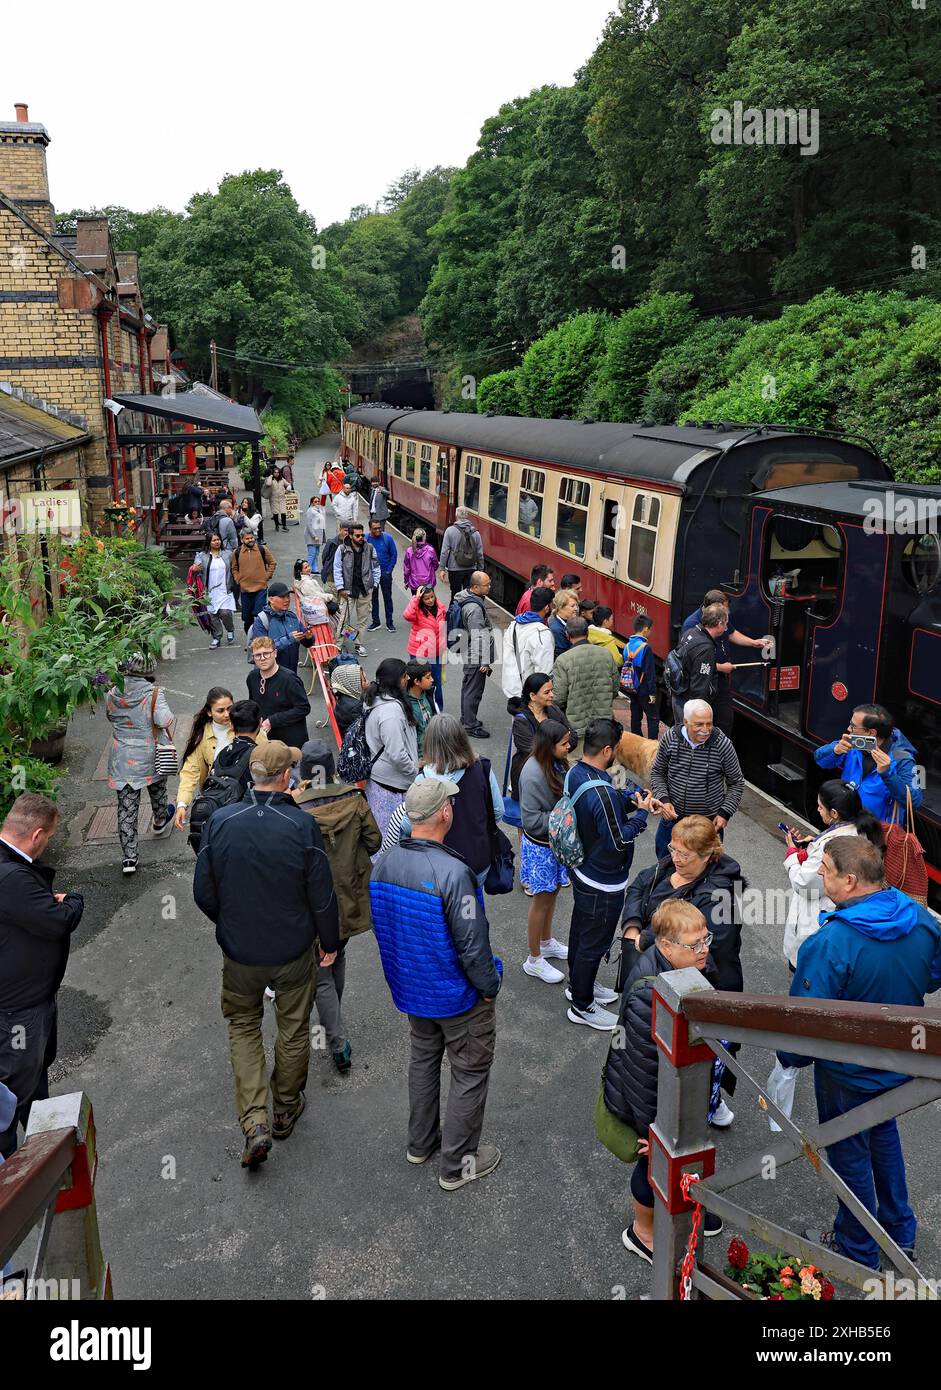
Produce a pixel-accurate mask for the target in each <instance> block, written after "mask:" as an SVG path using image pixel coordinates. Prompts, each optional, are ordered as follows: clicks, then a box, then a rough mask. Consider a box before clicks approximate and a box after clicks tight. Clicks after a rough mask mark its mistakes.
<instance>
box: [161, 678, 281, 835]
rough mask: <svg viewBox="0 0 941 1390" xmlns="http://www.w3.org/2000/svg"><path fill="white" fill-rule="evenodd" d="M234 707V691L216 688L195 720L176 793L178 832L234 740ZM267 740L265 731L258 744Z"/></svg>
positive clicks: (210, 693) (262, 732) (184, 754)
mask: <svg viewBox="0 0 941 1390" xmlns="http://www.w3.org/2000/svg"><path fill="white" fill-rule="evenodd" d="M231 708H232V692H231V691H230V690H226V689H225V687H224V686H221V685H214V686H213V687H212V689H211V690H210V692H209V694H208V695H207V696H206V703H205V704H204V705H203V707H202V709H201V710H200V711H199V713H198V714H197V715H196V718H195V719H194V720H193V728H192V732H191V733H190V736H189V739H188V740H187V744H186V748H185V750H184V753H183V765H182V767H181V768H180V789H179V791H178V792H177V794H176V817H175V821H176V826H177V829H178V830H182V829H183V827H184V826H185V825H186V816H187V812H188V810H189V808H190V806H192V804H193V802H194V801H195V800H196V797H197V796H198V795H199V793H200V792H201V791H202V789H203V787H204V786H205V785H206V783H207V781H208V780H209V774H210V772H211V771H212V765H213V763H214V762H215V761H216V758H217V756H218V755H219V753H221V752H222V750H223V748H227V747H228V746H229V744H230V743H231V742H232V740H233V739H234V738H235V730H234V729H233V728H232V725H231V722H230V720H229V710H230V709H231ZM267 738H268V735H267V734H266V733H265V731H264V729H262V730H261V732H260V733H259V735H258V738H257V740H256V742H258V743H264V742H267Z"/></svg>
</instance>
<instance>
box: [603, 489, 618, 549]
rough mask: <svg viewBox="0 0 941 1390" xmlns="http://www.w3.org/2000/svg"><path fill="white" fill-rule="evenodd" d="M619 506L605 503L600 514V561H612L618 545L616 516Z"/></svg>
mask: <svg viewBox="0 0 941 1390" xmlns="http://www.w3.org/2000/svg"><path fill="white" fill-rule="evenodd" d="M619 510H620V508H619V504H618V503H617V502H605V504H604V510H603V511H602V513H601V558H602V560H613V559H614V552H615V549H616V547H617V543H618V514H619Z"/></svg>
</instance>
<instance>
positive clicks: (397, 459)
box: [392, 434, 405, 478]
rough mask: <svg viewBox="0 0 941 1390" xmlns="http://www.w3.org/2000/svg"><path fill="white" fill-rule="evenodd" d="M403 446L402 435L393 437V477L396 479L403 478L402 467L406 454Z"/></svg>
mask: <svg viewBox="0 0 941 1390" xmlns="http://www.w3.org/2000/svg"><path fill="white" fill-rule="evenodd" d="M402 444H403V440H402V436H401V435H400V434H399V435H393V437H392V473H393V475H394V476H395V477H396V478H401V476H402V466H403V464H402V460H403V456H404V452H405V451H404V450H403V448H402Z"/></svg>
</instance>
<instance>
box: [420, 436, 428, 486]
mask: <svg viewBox="0 0 941 1390" xmlns="http://www.w3.org/2000/svg"><path fill="white" fill-rule="evenodd" d="M418 486H419V487H423V488H426V489H427V488H430V487H431V445H430V444H423V445H422V446H421V463H420V465H419V469H418Z"/></svg>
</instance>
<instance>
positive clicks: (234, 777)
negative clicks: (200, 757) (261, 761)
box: [188, 743, 255, 854]
mask: <svg viewBox="0 0 941 1390" xmlns="http://www.w3.org/2000/svg"><path fill="white" fill-rule="evenodd" d="M254 751H255V745H254V743H252V744H251V745H250V746H249V747H248V748H246V749H245V751H244V753H243V754H242V756H241V757H240V758H239V759H238V761H237V762H234V763H233V764H232V766H231V767H230V768H228V769H227V770H226V771H225V772H218V771H217V770H216V768H215V766H214V767H213V769H212V772H210V774H209V777H208V778H207V780H206V782H205V784H204V786H203V789H202V791H201V792H200V793H199V795H198V796H197V797H196V799H195V800H194V802H193V804H192V806H191V807H190V829H189V837H188V838H189V843H190V846H191V848H192V850H193V853H194V854H198V853H199V846H200V843H201V841H202V838H203V830H204V829H205V827H206V823H207V821H208V820H209V818H210V816H211V815H212V813H213V812H214V811H218V810H219V807H220V806H231V805H233V804H234V803H235V802H236V801H241V800H242V797H243V796H244V795H245V791H246V787H247V785H248V783H247V780H246V776H245V774H246V773H247V772H248V764H249V762H250V761H251V756H252V753H253V752H254Z"/></svg>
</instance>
